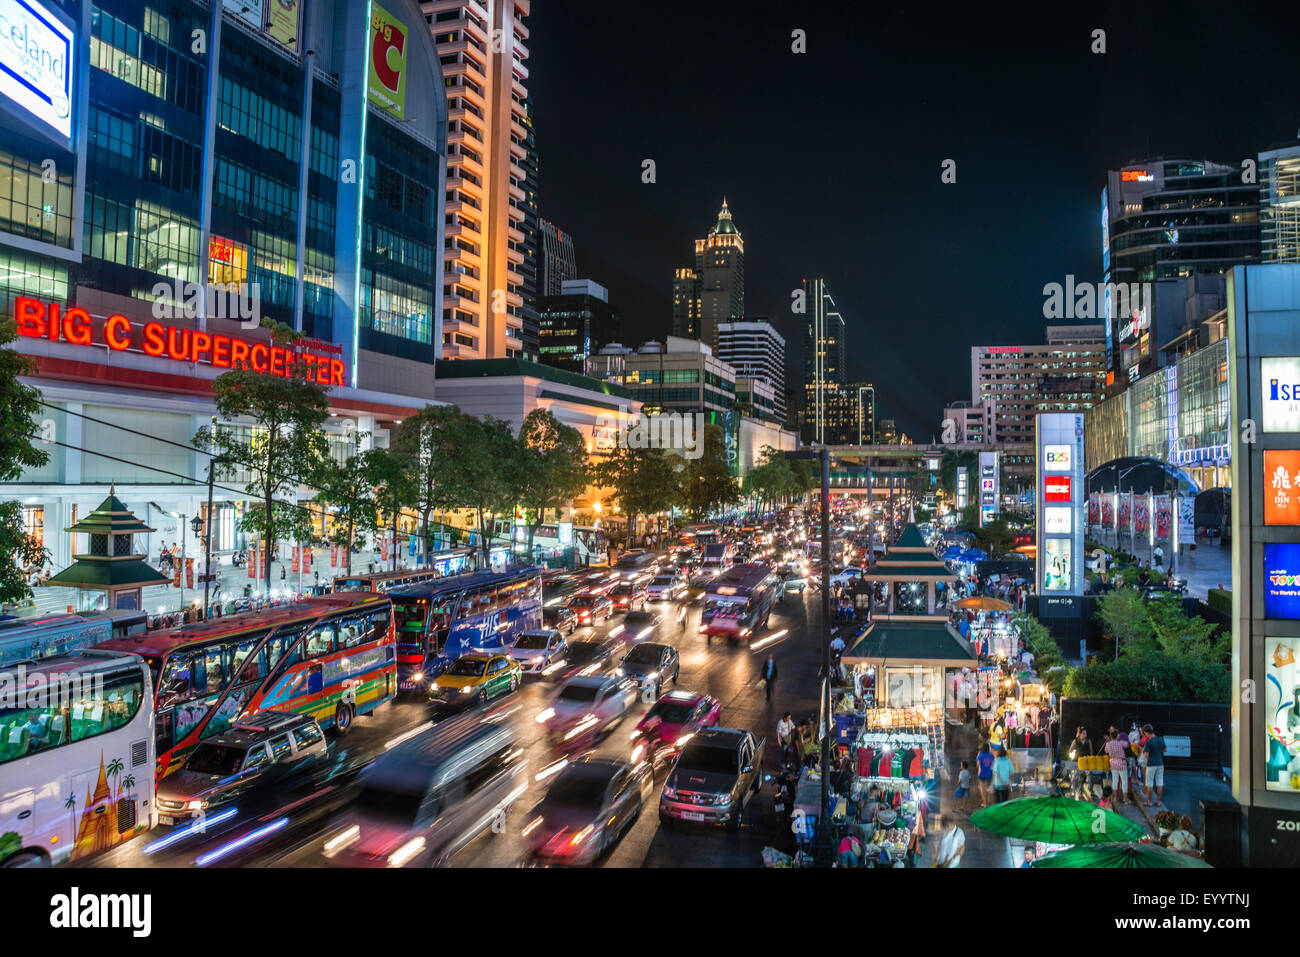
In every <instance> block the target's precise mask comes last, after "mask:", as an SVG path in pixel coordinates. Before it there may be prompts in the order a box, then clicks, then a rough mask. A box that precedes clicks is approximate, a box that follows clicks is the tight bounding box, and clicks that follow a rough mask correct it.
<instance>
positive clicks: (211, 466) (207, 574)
mask: <svg viewBox="0 0 1300 957" xmlns="http://www.w3.org/2000/svg"><path fill="white" fill-rule="evenodd" d="M218 460H221V456H219V455H214V456H213V457H212V458H210V459H208V518H207V523H206V525H205V527H204V532H206V534H205V535H204V536H203V620H204V621H207V620H208V601H209V591H210V590H211V587H212V479H213V476H214V474H215V470H216V465H217V462H218Z"/></svg>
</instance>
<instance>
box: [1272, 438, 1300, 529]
mask: <svg viewBox="0 0 1300 957" xmlns="http://www.w3.org/2000/svg"><path fill="white" fill-rule="evenodd" d="M1264 524H1265V525H1300V450H1295V449H1265V450H1264Z"/></svg>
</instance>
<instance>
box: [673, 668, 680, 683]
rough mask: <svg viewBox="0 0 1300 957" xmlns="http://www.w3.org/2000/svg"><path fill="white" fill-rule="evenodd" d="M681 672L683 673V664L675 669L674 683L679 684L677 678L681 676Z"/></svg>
mask: <svg viewBox="0 0 1300 957" xmlns="http://www.w3.org/2000/svg"><path fill="white" fill-rule="evenodd" d="M681 674H682V666H681V665H678V666H677V667H676V668H675V669H673V684H674V685H675V684H677V679H678V678H680V677H681Z"/></svg>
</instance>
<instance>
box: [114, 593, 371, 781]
mask: <svg viewBox="0 0 1300 957" xmlns="http://www.w3.org/2000/svg"><path fill="white" fill-rule="evenodd" d="M96 647H97V648H100V649H105V650H110V651H121V652H134V653H135V654H138V655H140V657H142V658H144V660H145V661H146V662H147V663H148V665H149V668H150V670H151V672H152V673H153V680H154V689H155V691H154V702H155V707H154V710H155V728H156V732H155V738H156V745H155V750H156V752H157V755H158V758H157V766H156V767H157V774H158V777H160V778H161V777H164V776H166V775H167V774H170V773H171V772H172V771H174V770H176V768H178V767H179V766H180V765H181V764H182V763H183V762H184V760H185V758H186V756H187V755H188V754H189V753H190V751H192V750H193V749H194V747H195V746H196V745H197V744H198V743H199V742H200V741H202V740H204V739H206V738H210V737H212V736H213V735H216V734H220V733H221V732H223V731H227V730H229V729H230V727H231V726H232V725H233V724H234V723H235V721H236V720H237V719H238V718H239V717H240V716H241V715H252V714H256V713H257V712H258V711H263V710H270V709H274V710H277V711H294V712H298V713H301V714H310V715H311V716H312V717H314V718H315V719H316V720H317V721H318V722H320V725H321V726H322V727H324V728H332V729H333V730H334V731H335V732H336V733H338V734H346V733H347V731H348V730H349V729H350V728H351V727H352V721H353V719H354V718H355V717H356V715H358V714H366V713H367V712H369V711H372V710H374V709H375V708H377V707H378V706H379V705H381V704H383V703H384V702H385V701H390V700H392V699H393V698H394V697H395V696H396V694H397V644H396V638H395V635H394V631H393V603H392V601H390V600H389V598H388V597H387V596H385V595H376V594H373V593H368V592H334V593H333V594H329V595H321V596H317V597H313V598H304V599H302V600H301V601H296V602H293V603H290V604H287V605H281V606H279V607H275V608H270V609H266V610H264V611H261V612H257V613H253V614H246V615H232V616H229V617H226V618H214V619H211V620H209V621H205V622H198V623H196V624H192V625H184V626H182V627H180V628H173V629H168V630H165V631H153V632H148V633H146V634H143V635H134V636H131V637H129V638H119V639H113V640H110V641H107V642H104V643H103V644H100V645H97V646H96Z"/></svg>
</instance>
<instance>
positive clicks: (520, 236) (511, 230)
mask: <svg viewBox="0 0 1300 957" xmlns="http://www.w3.org/2000/svg"><path fill="white" fill-rule="evenodd" d="M521 221H522V217H521V218H520V219H519V220H511V222H510V224H509V225H508V226H507V227H506V238H507V239H509V240H510V242H512V243H522V242H523V241H524V233H523V230H521V229H518V228H516V227H515V223H516V222H521Z"/></svg>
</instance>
